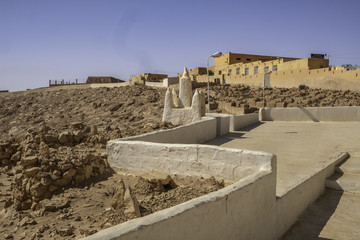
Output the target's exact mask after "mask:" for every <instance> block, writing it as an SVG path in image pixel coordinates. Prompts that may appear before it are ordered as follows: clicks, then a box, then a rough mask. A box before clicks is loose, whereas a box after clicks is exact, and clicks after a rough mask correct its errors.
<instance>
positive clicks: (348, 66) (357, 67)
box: [341, 64, 360, 70]
mask: <svg viewBox="0 0 360 240" xmlns="http://www.w3.org/2000/svg"><path fill="white" fill-rule="evenodd" d="M341 66H342V67H344V68H347V69H349V70H360V66H358V65H352V64H344V65H341Z"/></svg>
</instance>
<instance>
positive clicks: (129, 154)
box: [106, 140, 275, 182]
mask: <svg viewBox="0 0 360 240" xmlns="http://www.w3.org/2000/svg"><path fill="white" fill-rule="evenodd" d="M106 150H107V153H108V162H109V165H110V166H111V167H112V168H113V169H114V170H115V171H118V172H129V173H132V174H141V173H149V172H150V173H151V172H162V173H167V174H170V175H173V176H174V175H176V176H181V177H184V176H198V177H211V176H214V177H216V178H220V179H224V180H226V181H227V182H234V181H237V180H239V179H241V178H244V177H246V176H248V175H251V174H253V173H255V172H257V171H262V170H271V169H272V165H271V164H272V163H271V161H269V159H271V158H272V157H273V155H272V154H269V153H265V152H257V151H249V150H240V149H231V148H222V147H217V146H209V145H194V144H162V143H151V142H142V141H119V140H112V141H109V142H108V144H107V149H106ZM274 166H275V165H274Z"/></svg>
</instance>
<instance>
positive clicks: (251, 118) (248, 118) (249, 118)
mask: <svg viewBox="0 0 360 240" xmlns="http://www.w3.org/2000/svg"><path fill="white" fill-rule="evenodd" d="M258 122H259V114H258V113H250V114H245V115H236V116H231V117H230V131H238V130H240V129H241V128H245V127H248V126H250V125H253V124H255V123H258Z"/></svg>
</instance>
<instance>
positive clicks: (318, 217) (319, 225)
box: [282, 152, 360, 240]
mask: <svg viewBox="0 0 360 240" xmlns="http://www.w3.org/2000/svg"><path fill="white" fill-rule="evenodd" d="M336 171H337V173H336V174H334V175H333V176H331V177H330V178H329V179H328V180H327V184H326V185H327V189H326V191H325V194H324V195H322V196H321V197H319V199H318V200H316V201H315V203H314V204H312V205H310V207H309V208H308V209H307V210H306V211H305V213H304V214H302V215H301V217H300V218H299V219H298V221H297V222H296V224H294V225H293V226H292V227H291V229H289V230H288V231H287V232H286V234H284V236H283V237H282V240H298V239H299V240H300V239H347V240H349V239H354V240H355V239H360V227H359V226H360V191H359V190H360V188H359V177H360V153H358V152H355V153H354V152H350V158H349V159H348V160H346V162H345V163H343V164H342V165H340V166H339V167H338V168H337V169H336ZM340 190H341V191H340Z"/></svg>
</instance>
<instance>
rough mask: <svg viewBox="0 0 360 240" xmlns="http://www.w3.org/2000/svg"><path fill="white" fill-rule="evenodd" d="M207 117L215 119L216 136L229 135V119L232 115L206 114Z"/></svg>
mask: <svg viewBox="0 0 360 240" xmlns="http://www.w3.org/2000/svg"><path fill="white" fill-rule="evenodd" d="M206 116H207V117H213V118H215V119H216V136H217V137H219V136H223V135H225V134H227V133H229V130H230V128H231V126H230V119H231V117H232V115H230V114H221V113H206Z"/></svg>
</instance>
